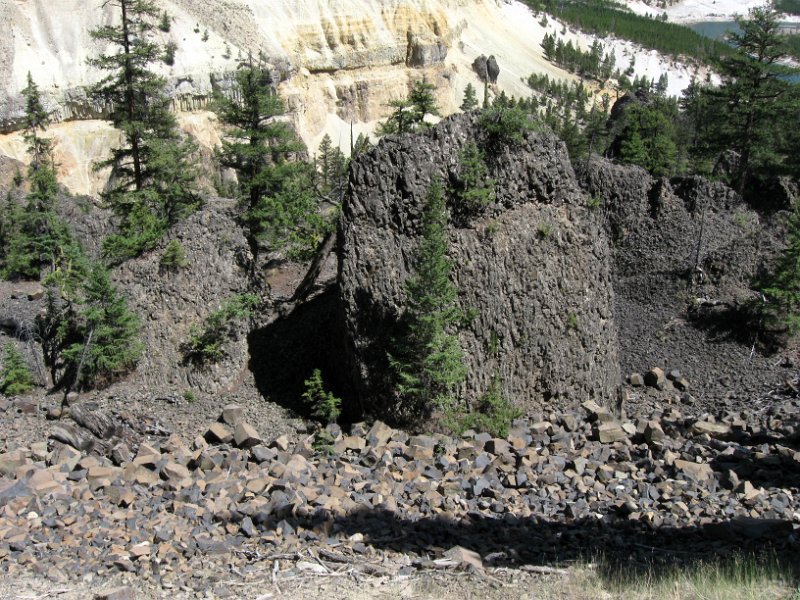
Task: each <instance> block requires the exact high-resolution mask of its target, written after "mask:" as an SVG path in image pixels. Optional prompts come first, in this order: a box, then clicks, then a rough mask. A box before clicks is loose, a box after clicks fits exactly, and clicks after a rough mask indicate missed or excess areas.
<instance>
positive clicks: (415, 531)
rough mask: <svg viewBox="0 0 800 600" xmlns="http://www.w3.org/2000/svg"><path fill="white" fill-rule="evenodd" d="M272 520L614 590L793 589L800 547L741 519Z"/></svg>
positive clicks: (321, 515)
mask: <svg viewBox="0 0 800 600" xmlns="http://www.w3.org/2000/svg"><path fill="white" fill-rule="evenodd" d="M421 508H422V509H424V507H421ZM274 518H275V516H274V515H273V516H271V517H270V519H269V520H267V521H265V522H264V523H262V524H261V525H260V527H261V529H262V530H269V529H279V530H282V531H283V532H284V534H286V533H289V534H291V533H292V530H296V529H297V528H298V527H300V528H302V529H303V530H304V531H306V532H307V531H312V532H314V533H313V534H311V535H312V536H318V537H319V538H321V539H325V538H326V536H328V535H331V534H333V533H339V534H340V535H339V536H338V537H340V538H341V537H342V536H341V534H344V536H347V537H350V536H353V535H354V534H361V535H362V536H363V539H364V541H363V542H362V543H360V544H359V543H356V544H350V545H351V546H352V547H353V549H354V551H355V552H357V553H358V552H359V551H360V552H366V551H367V550H366V547H367V546H371V547H372V548H375V549H378V550H392V551H396V552H402V553H406V554H409V553H410V554H414V555H417V556H419V557H420V558H421V559H422V560H423V562H424V560H425V559H435V558H440V557H441V556H442V554H443V553H444V552H445V551H447V550H448V549H450V548H452V547H454V546H461V547H463V548H466V549H468V550H472V551H474V552H477V553H478V554H479V555H480V556H481V557H482V558H483V560H484V562H485V563H487V564H490V565H493V566H506V567H521V566H524V565H536V566H552V567H563V566H566V565H569V564H573V563H579V564H581V563H589V562H591V563H595V564H596V565H597V567H598V569H599V570H600V573H599V574H600V575H601V576H602V577H603V578H604V579H606V580H608V581H614V582H625V581H631V582H635V581H641V580H642V578H647V579H648V580H653V579H658V578H661V577H664V578H666V577H669V576H671V575H673V574H674V573H675V570H676V569H681V570H686V571H691V570H692V569H698V568H701V567H703V566H705V567H708V566H710V565H713V566H716V567H718V568H721V569H728V568H730V567H736V566H737V565H748V568H749V569H751V570H759V569H763V570H765V571H767V572H770V573H776V572H777V573H779V574H780V575H781V576H782V577H783V578H784V579H786V580H789V581H791V582H792V583H793V584H794V585H796V584H797V583H798V582H800V545H798V541H797V540H796V539H795V538H794V537H793V534H792V524H791V523H790V522H788V521H783V520H770V519H742V518H739V519H733V520H731V521H728V522H722V523H714V524H705V525H700V526H692V527H682V528H676V527H663V528H651V527H649V526H648V525H647V524H646V523H645V522H644V519H643V518H640V519H638V520H629V519H628V518H626V517H624V516H616V515H607V516H605V517H604V518H603V519H598V518H594V517H590V518H586V519H580V520H575V521H574V522H570V523H563V522H558V521H550V520H548V519H543V518H537V517H530V518H520V517H516V516H513V515H510V514H506V515H498V516H497V517H496V518H493V517H490V516H486V515H483V514H478V513H470V514H469V515H468V516H467V517H465V518H463V519H460V520H454V519H452V518H447V517H446V516H434V515H431V516H423V517H421V518H418V519H410V518H403V517H400V516H398V515H396V514H395V513H393V512H390V511H387V510H383V509H377V508H364V509H361V510H358V511H356V512H354V513H352V514H350V515H348V516H338V517H333V516H331V515H330V514H329V513H327V512H325V511H321V510H318V511H317V512H316V513H314V515H313V516H311V517H309V518H297V517H292V516H290V515H287V516H286V517H285V518H284V519H281V520H280V521H273V519H274ZM304 535H306V536H308V535H309V534H308V533H305V534H304ZM360 546H361V547H360Z"/></svg>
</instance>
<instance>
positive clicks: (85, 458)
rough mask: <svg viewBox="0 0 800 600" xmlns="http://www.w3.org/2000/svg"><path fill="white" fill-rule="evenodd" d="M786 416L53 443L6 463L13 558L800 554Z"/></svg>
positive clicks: (207, 565)
mask: <svg viewBox="0 0 800 600" xmlns="http://www.w3.org/2000/svg"><path fill="white" fill-rule="evenodd" d="M785 404H786V405H785V406H777V407H776V408H775V410H774V411H773V412H772V413H767V414H765V415H763V416H761V417H759V418H757V417H755V416H753V415H744V414H740V413H729V414H724V415H721V416H720V417H719V418H713V417H711V416H709V415H706V416H703V417H701V418H694V417H684V416H683V415H682V414H681V413H680V412H678V410H677V409H676V408H674V407H667V408H666V410H663V411H658V412H655V413H652V414H648V415H645V416H637V417H635V418H630V419H629V418H626V417H625V416H624V415H614V414H612V413H611V412H609V411H608V410H607V409H605V408H603V407H600V406H599V405H597V404H595V403H594V402H591V401H589V402H586V403H585V404H584V405H583V406H582V408H581V409H580V410H577V411H566V412H559V413H555V412H553V413H543V414H540V415H535V417H534V418H533V419H531V420H525V421H517V422H515V424H514V427H513V428H512V430H511V432H510V434H509V436H508V437H507V438H505V439H499V438H493V437H492V436H491V435H488V434H485V433H477V434H475V433H472V432H467V434H465V435H464V437H463V438H452V437H447V436H444V435H439V434H436V435H410V434H408V433H405V432H403V431H400V430H395V429H392V428H390V427H388V426H387V425H385V424H384V423H382V422H380V421H378V422H375V423H374V424H372V425H371V426H368V425H366V424H356V425H353V426H352V427H351V429H350V431H349V432H343V431H342V430H341V429H340V428H339V427H338V426H336V425H329V426H328V427H327V428H326V429H325V430H324V432H318V433H317V434H316V435H311V436H309V437H308V438H306V439H300V440H299V441H292V440H291V439H290V438H289V437H287V436H281V437H278V438H277V439H274V440H271V441H266V440H263V439H262V438H261V436H260V435H259V433H258V432H257V431H256V430H255V429H254V428H253V427H251V426H250V425H249V424H248V423H246V422H245V421H244V420H243V411H242V409H241V408H240V407H238V406H227V407H225V409H224V410H223V413H222V415H221V417H220V420H219V421H218V422H216V423H213V424H211V425H210V426H209V427H208V429H207V431H206V433H205V434H204V435H203V436H198V437H197V438H196V439H194V440H192V441H191V442H189V443H187V442H185V441H184V440H183V439H181V438H180V437H179V436H177V435H175V434H172V435H169V436H150V439H148V440H145V441H142V442H141V443H139V444H138V446H137V447H129V446H128V443H132V442H125V441H119V442H117V443H116V444H114V445H113V447H111V444H105V445H103V444H97V445H96V446H95V448H96V449H99V451H100V452H101V453H100V454H93V453H87V452H82V451H80V450H78V449H76V448H74V447H72V446H70V445H69V444H66V443H63V442H61V441H57V440H55V439H51V440H50V442H49V443H46V442H40V443H34V444H31V445H30V447H28V448H19V449H16V450H11V451H8V452H6V453H4V454H0V565H2V569H3V570H4V571H6V572H8V573H9V574H11V575H13V574H20V573H22V572H25V571H33V572H36V573H39V574H42V575H44V576H47V577H49V578H51V579H53V580H56V581H66V580H68V579H69V578H73V577H83V576H86V575H88V574H94V575H97V574H99V575H110V574H113V573H115V572H118V571H120V570H121V571H126V572H132V573H136V574H137V575H138V576H139V577H142V578H144V579H147V580H149V581H151V582H152V583H156V584H160V585H162V586H164V587H166V588H173V587H180V588H183V589H193V588H192V586H193V585H197V586H201V585H202V586H203V588H205V587H206V586H208V585H209V581H208V579H207V577H206V576H207V575H208V574H209V573H212V574H213V573H217V574H218V575H217V576H219V574H224V575H225V576H226V577H230V575H231V573H235V574H236V576H237V577H241V578H242V579H243V580H247V579H249V578H253V577H255V576H256V575H257V574H258V573H261V574H262V575H263V571H264V569H268V568H269V563H267V566H265V563H264V561H265V560H269V559H273V560H274V558H275V557H282V558H283V559H285V560H287V559H288V560H289V561H290V562H292V561H294V562H293V568H295V569H302V568H303V565H304V564H305V565H306V566H308V565H309V564H311V565H314V566H313V568H314V569H322V570H324V569H329V568H331V566H333V567H335V566H336V565H341V564H348V565H351V567H352V568H357V569H359V570H361V571H363V572H367V573H373V572H381V573H397V572H400V571H402V570H404V569H405V570H415V569H419V568H425V567H429V568H446V567H453V568H456V567H462V568H467V569H478V570H480V569H482V568H483V566H484V565H490V564H491V565H522V566H525V565H528V566H530V565H541V564H547V563H548V562H550V561H554V560H564V559H569V558H577V557H579V556H586V555H587V554H588V555H592V554H597V553H604V554H609V553H611V554H617V555H619V554H622V555H624V556H628V555H636V556H641V555H645V556H648V555H652V553H653V549H654V548H658V549H659V552H660V553H667V554H668V553H669V552H672V551H674V552H679V550H673V549H676V548H682V549H683V550H680V552H684V553H686V552H687V549H688V552H689V553H691V556H692V557H697V556H702V555H706V554H719V553H724V552H729V551H730V552H733V551H740V550H742V549H747V548H753V549H763V548H766V547H769V548H774V549H776V551H779V552H781V551H783V550H787V549H788V550H791V551H792V552H796V550H797V543H798V528H800V496H798V494H799V493H800V492H799V491H798V486H799V485H800V452H798V450H797V429H796V428H797V424H796V423H791V422H789V421H788V420H784V419H782V415H784V416H786V415H792V414H797V410H798V401H797V400H787V401H786V402H785ZM74 408H75V407H73V409H74ZM101 420H102V419H101ZM60 437H62V438H63V436H60ZM673 558H674V557H673ZM309 561H310V562H309ZM308 568H312V567H308ZM197 573H205V575H203V576H202V577H198V576H197ZM212 585H213V577H212ZM197 589H200V588H199V587H198V588H197Z"/></svg>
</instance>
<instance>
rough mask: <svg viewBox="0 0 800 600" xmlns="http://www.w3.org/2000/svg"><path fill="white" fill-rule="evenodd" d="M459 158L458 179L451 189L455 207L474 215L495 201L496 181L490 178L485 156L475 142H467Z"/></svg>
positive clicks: (457, 209) (461, 211)
mask: <svg viewBox="0 0 800 600" xmlns="http://www.w3.org/2000/svg"><path fill="white" fill-rule="evenodd" d="M458 158H459V161H458V162H459V172H458V181H457V182H456V183H455V184H454V185H453V186H452V188H451V190H450V192H451V194H452V195H453V198H454V203H453V207H454V209H455V210H456V211H457V212H460V213H463V214H465V215H467V216H472V215H475V214H478V213H480V212H481V211H483V210H484V209H485V208H486V207H487V206H489V205H490V204H492V202H494V199H495V195H494V185H495V182H494V180H493V179H490V178H489V170H488V169H487V168H486V161H485V157H484V155H483V152H481V151H480V149H479V148H478V146H477V145H476V144H475V142H467V143H466V144H465V145H464V148H463V149H462V150H461V152H460V153H459V155H458Z"/></svg>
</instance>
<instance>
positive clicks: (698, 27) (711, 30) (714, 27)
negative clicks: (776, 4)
mask: <svg viewBox="0 0 800 600" xmlns="http://www.w3.org/2000/svg"><path fill="white" fill-rule="evenodd" d="M797 25H798V24H797V23H789V22H786V23H781V27H787V28H791V29H796V28H797ZM688 27H689V29H691V30H693V31H696V32H697V33H699V34H700V35H704V36H706V37H708V38H711V39H714V40H721V39H723V38H724V37H725V34H726V33H727V32H729V31H732V32H734V33H738V32H740V31H741V29H739V26H738V25H737V24H736V21H704V22H702V23H690V24H689V25H688Z"/></svg>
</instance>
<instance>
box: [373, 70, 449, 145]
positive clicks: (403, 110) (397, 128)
mask: <svg viewBox="0 0 800 600" xmlns="http://www.w3.org/2000/svg"><path fill="white" fill-rule="evenodd" d="M435 91H436V86H434V85H433V84H432V83H428V82H427V81H426V80H425V79H424V78H423V79H421V80H419V81H416V82H414V87H412V88H411V92H409V95H408V97H407V98H403V99H399V100H392V101H390V102H389V106H390V107H392V108H393V109H394V111H393V112H392V114H391V115H389V118H388V119H387V120H386V121H385V122H383V123H381V124H380V125H379V126H378V133H379V134H380V135H390V134H395V133H413V132H415V131H420V130H422V129H424V128H425V127H426V123H425V116H426V115H433V116H438V115H439V106H438V104H437V102H436V96H435V95H434V92H435Z"/></svg>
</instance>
